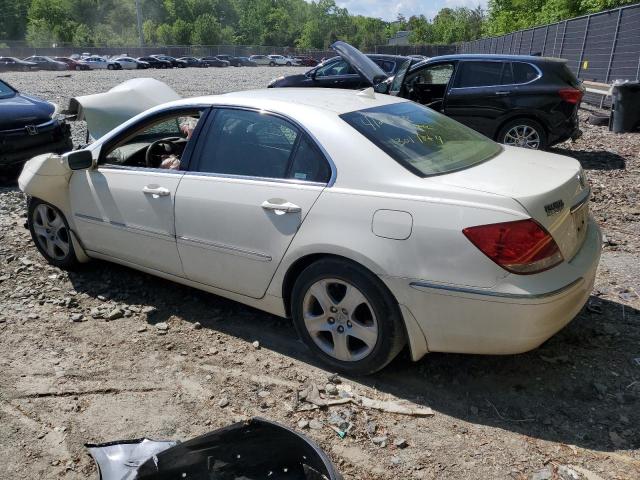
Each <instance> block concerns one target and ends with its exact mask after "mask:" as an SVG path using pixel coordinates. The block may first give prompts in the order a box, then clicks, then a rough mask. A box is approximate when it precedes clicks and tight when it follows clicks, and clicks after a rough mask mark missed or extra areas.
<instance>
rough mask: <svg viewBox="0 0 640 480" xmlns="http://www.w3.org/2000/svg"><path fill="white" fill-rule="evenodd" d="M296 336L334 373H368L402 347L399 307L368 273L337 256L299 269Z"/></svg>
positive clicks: (294, 294)
mask: <svg viewBox="0 0 640 480" xmlns="http://www.w3.org/2000/svg"><path fill="white" fill-rule="evenodd" d="M291 312H292V316H293V321H294V324H295V326H296V330H297V331H298V334H299V336H300V337H301V338H302V340H303V341H304V342H305V343H306V344H307V346H308V347H309V348H310V349H311V350H312V351H313V352H314V353H315V354H316V355H318V356H319V357H320V358H321V359H322V360H323V361H324V362H325V363H326V364H328V365H329V366H330V367H331V369H332V370H335V371H341V372H344V373H347V374H351V375H368V374H371V373H374V372H376V371H378V370H380V369H382V368H384V367H385V366H386V365H387V364H388V363H389V362H391V360H393V359H394V358H395V357H396V355H397V354H398V353H399V352H400V351H401V350H402V348H403V347H404V345H405V343H406V336H405V331H404V324H403V321H402V316H401V314H400V309H399V307H398V303H397V302H396V301H395V299H394V298H393V296H392V295H391V293H390V292H389V290H388V289H387V288H386V287H385V285H384V284H383V283H382V282H381V281H380V279H378V278H377V277H376V276H375V275H373V274H372V273H371V272H369V271H368V270H366V269H364V268H363V267H361V266H359V265H357V264H354V263H352V262H349V261H346V260H343V259H339V258H326V259H322V260H319V261H317V262H315V263H313V264H311V265H310V266H308V267H307V268H306V269H304V270H303V271H302V273H301V274H300V276H299V277H298V278H297V280H296V282H295V284H294V286H293V290H292V292H291Z"/></svg>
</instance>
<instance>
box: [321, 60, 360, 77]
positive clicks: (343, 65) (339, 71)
mask: <svg viewBox="0 0 640 480" xmlns="http://www.w3.org/2000/svg"><path fill="white" fill-rule="evenodd" d="M355 73H356V72H355V71H354V70H353V69H352V68H351V65H349V64H348V63H347V62H345V61H344V60H338V61H336V62H331V63H328V64H326V65H324V66H322V67H320V68H319V69H318V70H316V78H321V77H332V76H336V75H347V74H355Z"/></svg>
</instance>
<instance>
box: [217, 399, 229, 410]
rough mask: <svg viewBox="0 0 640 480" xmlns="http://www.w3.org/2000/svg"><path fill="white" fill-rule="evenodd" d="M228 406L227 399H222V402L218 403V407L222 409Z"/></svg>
mask: <svg viewBox="0 0 640 480" xmlns="http://www.w3.org/2000/svg"><path fill="white" fill-rule="evenodd" d="M227 405H229V399H228V398H227V397H222V398H221V399H220V401H219V402H218V406H219V407H220V408H224V407H226V406H227Z"/></svg>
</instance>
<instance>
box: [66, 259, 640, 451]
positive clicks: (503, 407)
mask: <svg viewBox="0 0 640 480" xmlns="http://www.w3.org/2000/svg"><path fill="white" fill-rule="evenodd" d="M90 265H91V268H83V269H81V270H80V271H78V272H71V273H70V274H69V278H70V280H71V282H72V284H73V285H74V287H75V289H76V291H78V292H83V293H86V294H88V295H90V296H92V297H97V296H98V295H104V296H106V297H108V298H110V299H112V300H114V301H117V302H128V303H132V304H138V305H149V306H152V307H154V310H153V312H152V313H150V314H149V315H148V317H147V321H148V322H149V323H150V324H156V323H158V322H163V321H166V320H168V319H170V318H171V317H172V316H174V315H178V316H179V317H180V318H181V319H183V320H184V321H187V322H192V323H195V322H199V323H200V325H201V326H202V328H207V329H212V330H215V331H218V332H222V333H225V334H227V335H231V336H235V337H237V338H241V339H243V340H246V341H247V342H253V341H255V340H258V341H259V342H260V345H261V346H262V348H266V349H270V350H273V351H275V352H278V353H281V354H283V355H287V356H289V357H292V358H295V359H297V360H299V361H302V362H305V363H309V364H312V365H314V366H317V367H320V368H324V367H323V365H322V364H320V363H319V362H318V360H317V359H316V358H315V357H314V356H313V354H312V353H311V352H310V351H309V350H308V349H307V348H306V347H305V346H304V345H303V344H302V342H300V341H299V340H298V339H297V336H296V333H295V329H294V327H293V324H292V322H291V321H290V320H288V319H282V318H279V317H276V316H273V315H269V314H267V313H264V312H261V311H258V310H255V309H253V308H250V307H247V306H244V305H242V304H240V303H236V302H233V301H231V300H227V299H224V298H221V297H218V296H216V295H213V294H209V293H206V292H202V291H199V290H196V289H192V288H189V287H185V286H182V285H178V284H175V283H173V282H170V281H166V280H163V279H160V278H157V277H153V276H151V275H147V274H145V273H141V272H137V271H135V270H131V269H128V268H125V267H121V266H118V265H114V264H109V263H106V262H93V263H92V264H90ZM639 340H640V311H638V310H636V309H634V308H631V307H629V306H626V305H623V304H621V303H618V302H614V301H608V300H600V299H598V298H596V297H592V298H591V299H590V302H589V306H588V307H586V308H585V309H583V311H582V312H581V313H580V314H579V315H578V317H577V318H576V319H575V320H574V321H573V322H572V323H571V324H569V326H567V327H566V328H565V329H563V330H562V331H561V332H559V333H558V334H557V335H555V336H554V337H552V338H551V339H550V340H548V341H547V342H546V343H545V344H543V345H542V346H541V347H539V348H538V349H536V350H534V351H532V352H528V353H525V354H521V355H507V356H480V355H458V354H441V353H432V354H428V355H426V356H425V357H424V358H423V359H422V360H420V361H419V362H416V363H414V362H412V361H411V360H410V359H409V356H408V353H407V352H403V353H402V354H401V355H400V356H399V357H398V358H397V359H396V360H394V361H393V362H392V363H391V364H390V365H389V366H387V367H386V368H385V369H384V370H382V371H381V372H378V373H377V374H375V375H372V376H368V377H357V378H351V379H350V380H353V381H355V382H358V383H360V384H362V385H366V386H369V387H373V388H375V389H377V390H379V391H381V392H385V393H389V394H392V395H395V396H397V397H399V398H402V399H406V400H409V401H412V402H415V403H417V404H421V405H424V406H429V407H431V408H433V409H434V410H435V411H436V415H438V414H446V415H449V416H451V417H454V418H457V419H459V420H461V421H465V422H469V423H472V424H477V425H486V426H491V427H495V428H500V429H504V430H509V431H513V432H517V433H520V434H522V435H526V436H529V437H534V438H539V439H544V440H549V441H554V442H561V443H564V444H573V445H577V446H581V447H585V448H590V449H594V450H599V451H612V450H615V449H620V448H632V447H633V446H634V445H635V446H636V447H637V446H638V445H640V409H639V408H638V404H639V403H640V360H638V359H637V358H638V357H640V346H639V345H640V342H639ZM459 427H460V428H462V430H464V427H461V426H459ZM458 433H459V432H458ZM462 433H464V431H463V432H462Z"/></svg>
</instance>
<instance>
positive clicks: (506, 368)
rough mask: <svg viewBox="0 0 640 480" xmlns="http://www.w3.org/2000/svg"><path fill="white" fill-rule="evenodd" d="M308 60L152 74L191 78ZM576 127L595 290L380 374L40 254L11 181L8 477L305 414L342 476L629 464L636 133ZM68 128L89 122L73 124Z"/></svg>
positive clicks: (103, 267)
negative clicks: (309, 396)
mask: <svg viewBox="0 0 640 480" xmlns="http://www.w3.org/2000/svg"><path fill="white" fill-rule="evenodd" d="M302 70H303V69H296V68H290V69H284V68H283V69H272V68H266V67H264V68H262V67H259V68H252V69H250V68H240V69H235V68H228V69H208V70H191V69H189V70H174V71H147V72H144V75H145V76H153V77H155V78H158V79H160V80H163V81H165V82H166V83H168V84H169V85H170V86H172V87H173V88H174V89H176V91H178V92H179V93H181V94H183V95H201V94H206V93H220V92H225V91H230V90H237V89H245V88H255V87H260V86H264V85H266V83H267V82H268V81H269V80H270V79H271V78H272V77H274V76H276V75H278V74H282V73H286V72H298V71H302ZM139 75H140V73H139V72H135V71H134V72H129V71H121V72H100V71H97V72H78V73H71V74H70V76H68V77H66V76H60V74H56V73H53V72H42V73H33V74H6V75H3V79H5V80H7V81H8V82H10V83H11V84H13V85H14V86H16V87H17V88H19V89H20V90H22V91H24V92H29V93H33V94H35V95H39V96H42V97H44V98H46V99H48V100H51V101H55V102H57V103H59V104H60V105H62V106H64V105H66V103H67V101H68V98H69V97H70V96H72V95H80V94H89V93H96V92H101V91H104V90H106V89H108V88H110V87H113V86H114V85H116V84H118V83H120V82H121V81H123V80H125V79H128V78H132V77H135V76H139ZM583 116H584V115H583ZM583 128H584V130H585V135H584V137H583V138H582V139H580V140H578V141H577V142H575V143H573V144H571V143H567V144H564V145H561V146H559V147H558V148H556V149H555V150H556V151H557V152H559V153H564V154H567V155H573V156H575V157H576V158H578V159H579V160H580V161H581V162H582V164H583V165H584V167H585V169H586V170H587V174H588V177H589V179H590V181H591V183H592V186H593V191H594V198H593V203H592V210H593V212H594V214H595V216H596V218H597V220H598V221H599V222H600V224H601V225H602V227H603V229H604V233H605V235H606V239H605V242H604V245H603V249H604V251H603V259H602V263H601V268H600V270H599V272H598V278H597V282H596V287H595V290H594V292H593V296H592V298H591V299H590V302H589V305H588V307H587V308H585V309H584V310H583V311H582V312H581V313H580V314H579V316H578V318H577V319H576V320H575V321H574V322H572V323H571V324H570V325H569V326H568V327H567V328H565V329H564V330H563V331H561V332H560V333H559V334H558V335H556V336H554V337H553V338H552V339H550V340H549V341H548V342H546V343H545V344H544V345H543V346H541V347H540V348H539V349H537V350H535V351H533V352H530V353H527V354H523V355H513V356H505V357H491V356H472V355H453V354H430V355H428V356H426V357H425V358H424V359H423V360H421V361H420V362H418V363H412V362H410V361H409V360H408V358H407V356H406V355H401V356H400V358H398V359H397V360H395V361H394V362H393V363H392V364H391V365H390V366H389V367H388V368H386V369H385V370H384V371H383V372H380V373H379V374H376V375H374V376H371V377H367V378H351V379H349V378H343V379H342V382H341V383H340V384H338V385H335V384H331V385H328V386H327V383H330V382H329V380H328V379H329V374H330V372H327V371H325V370H323V369H322V367H321V366H319V365H317V364H316V363H315V361H314V359H313V358H312V357H311V356H310V354H309V353H308V352H307V350H306V349H305V347H304V346H303V345H302V344H301V343H300V342H298V341H296V339H295V334H294V330H293V327H292V325H291V323H290V322H289V321H287V320H284V319H280V318H276V317H273V316H270V315H267V314H265V313H262V312H259V311H256V310H253V309H250V308H248V307H245V306H243V305H240V304H237V303H234V302H231V301H228V300H224V299H222V298H219V297H216V296H214V295H209V294H206V293H203V292H200V291H197V290H194V289H190V288H187V287H183V286H180V285H176V284H173V283H170V282H167V281H164V280H161V279H158V278H155V277H152V276H149V275H145V274H143V273H139V272H136V271H133V270H130V269H126V268H123V267H119V266H116V265H112V264H108V263H104V262H97V261H96V262H91V263H90V264H89V265H87V266H86V267H85V268H83V269H82V270H80V271H78V272H63V271H60V270H58V269H56V268H53V267H51V266H49V265H47V264H46V263H45V262H43V260H42V258H41V257H40V256H39V254H38V253H37V251H36V249H35V247H33V245H32V243H31V239H30V237H29V235H28V232H27V231H26V230H25V229H24V228H23V224H24V221H25V210H24V198H23V196H22V194H21V193H20V192H19V191H18V190H17V189H16V187H15V185H14V184H12V183H11V182H5V183H4V184H3V185H2V186H1V187H0V284H1V287H2V288H1V289H0V305H1V307H2V308H1V309H0V352H2V355H1V356H0V457H1V458H2V459H3V461H2V462H1V464H0V478H12V479H21V478H24V479H27V478H29V479H31V478H69V479H75V478H87V477H93V478H95V477H96V475H97V473H96V469H95V467H94V465H93V463H92V461H91V459H90V457H88V455H87V453H86V451H85V449H84V447H83V444H84V443H86V442H104V441H110V440H116V439H125V438H139V437H142V436H148V437H151V438H157V439H163V438H170V439H182V440H186V439H189V438H192V437H194V436H196V435H198V434H202V433H205V432H207V431H209V430H212V429H214V428H217V427H220V426H224V425H227V424H229V423H231V422H233V421H235V420H239V419H244V418H247V417H251V416H256V415H259V416H262V417H267V418H270V419H274V420H277V421H280V422H282V423H284V424H287V425H290V426H292V427H295V428H298V429H301V430H302V431H304V432H306V433H307V434H308V435H309V436H311V437H312V438H313V439H315V440H316V441H318V442H319V443H320V444H321V445H322V446H323V447H324V448H325V450H326V451H327V452H328V453H329V454H330V455H331V457H332V458H333V460H334V461H335V463H336V464H337V465H338V466H339V469H340V470H341V471H342V472H343V473H344V475H345V478H346V479H349V480H352V479H353V480H355V479H358V480H359V479H380V480H382V479H389V478H401V479H431V478H445V479H479V478H483V479H494V478H510V479H529V478H536V479H538V480H541V479H550V478H554V479H556V478H563V479H575V478H579V479H585V480H586V479H598V478H602V479H637V478H640V450H639V449H640V429H639V425H640V409H639V408H638V406H639V404H640V310H639V309H640V300H639V298H638V295H637V293H638V291H640V261H639V258H640V210H639V207H638V198H639V196H640V137H639V136H638V134H628V135H613V134H611V133H610V132H608V131H607V130H606V129H605V128H603V127H594V126H589V125H583ZM74 138H75V139H76V142H77V143H80V142H81V141H82V139H83V138H84V129H83V127H82V125H81V124H80V125H75V126H74ZM255 342H257V343H255ZM309 384H315V385H317V386H318V387H319V388H320V390H324V391H325V393H323V395H327V396H329V397H330V396H331V395H330V394H331V393H335V392H334V390H336V389H337V390H338V394H339V395H343V396H344V395H353V396H356V395H358V396H366V397H369V398H374V399H379V400H398V401H402V402H405V403H406V404H407V405H410V406H413V407H417V406H428V407H431V408H432V409H433V410H434V412H435V415H433V416H431V417H426V418H416V417H412V416H405V415H398V414H390V413H384V412H378V411H375V410H371V409H366V408H363V407H361V406H357V405H354V404H351V405H343V406H338V407H331V408H330V409H328V410H323V409H316V410H309V409H308V407H309V404H308V403H306V402H304V401H302V402H297V401H296V398H297V396H298V393H297V392H301V391H302V390H303V389H304V388H305V387H306V386H308V385H309ZM344 422H351V423H352V424H353V427H352V429H351V430H350V432H349V434H348V435H347V436H346V437H345V438H344V439H341V438H340V437H339V436H338V435H337V434H336V433H335V431H334V430H332V429H331V426H334V425H339V424H341V423H344ZM401 440H404V442H402V441H401ZM405 443H406V445H405Z"/></svg>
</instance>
